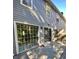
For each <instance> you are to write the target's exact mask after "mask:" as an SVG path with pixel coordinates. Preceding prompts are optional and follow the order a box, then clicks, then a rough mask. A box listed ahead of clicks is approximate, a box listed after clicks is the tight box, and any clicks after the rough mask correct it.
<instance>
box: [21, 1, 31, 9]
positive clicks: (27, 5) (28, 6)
mask: <svg viewBox="0 0 79 59" xmlns="http://www.w3.org/2000/svg"><path fill="white" fill-rule="evenodd" d="M22 1H23V0H20V4H21V5H23V6H25V7H26V8H29V9H33V0H31V6H28V5H25V4H23V2H22Z"/></svg>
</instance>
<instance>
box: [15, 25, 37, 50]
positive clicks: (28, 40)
mask: <svg viewBox="0 0 79 59" xmlns="http://www.w3.org/2000/svg"><path fill="white" fill-rule="evenodd" d="M16 25H17V35H18V46H19V52H22V51H24V50H25V49H29V48H31V47H32V46H34V45H37V41H38V26H33V25H27V24H21V23H17V24H16Z"/></svg>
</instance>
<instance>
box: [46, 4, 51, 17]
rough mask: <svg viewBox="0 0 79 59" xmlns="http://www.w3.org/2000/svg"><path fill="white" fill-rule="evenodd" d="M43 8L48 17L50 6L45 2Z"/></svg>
mask: <svg viewBox="0 0 79 59" xmlns="http://www.w3.org/2000/svg"><path fill="white" fill-rule="evenodd" d="M45 10H46V15H47V16H48V17H50V15H51V8H50V6H49V5H48V4H47V3H46V5H45Z"/></svg>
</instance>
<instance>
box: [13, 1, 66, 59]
mask: <svg viewBox="0 0 79 59" xmlns="http://www.w3.org/2000/svg"><path fill="white" fill-rule="evenodd" d="M65 21H66V20H65V18H64V17H63V15H62V14H61V13H60V12H59V10H58V9H57V8H56V7H55V5H54V4H53V3H52V2H51V0H13V27H14V29H13V37H14V38H13V55H14V56H13V57H14V59H28V57H27V54H26V52H27V51H28V50H29V49H27V47H26V48H24V49H23V51H21V52H20V51H19V44H18V38H19V36H18V30H17V29H18V28H17V27H18V26H21V25H22V24H24V25H23V26H27V25H28V27H29V26H31V28H32V26H36V27H37V29H38V30H37V31H38V32H37V36H38V38H37V40H40V39H42V40H44V39H45V37H44V34H45V33H44V29H45V28H46V29H48V30H49V32H50V36H51V37H50V40H49V41H52V40H53V30H54V29H57V30H58V31H59V30H61V29H65ZM17 24H19V25H18V26H17ZM20 24H21V25H20ZM23 28H24V27H23ZM29 28H30V27H29ZM20 29H21V28H20ZM33 29H35V28H33ZM22 33H24V34H23V35H25V33H26V32H25V30H24V31H22ZM30 37H31V36H30ZM35 42H37V41H35ZM27 45H28V44H27ZM37 46H38V45H37V44H34V45H32V46H31V47H30V49H33V48H32V47H35V48H36V47H37Z"/></svg>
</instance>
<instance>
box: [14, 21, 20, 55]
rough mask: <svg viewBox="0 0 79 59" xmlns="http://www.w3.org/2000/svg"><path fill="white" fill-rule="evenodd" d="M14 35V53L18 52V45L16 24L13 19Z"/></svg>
mask: <svg viewBox="0 0 79 59" xmlns="http://www.w3.org/2000/svg"><path fill="white" fill-rule="evenodd" d="M14 33H15V34H14V35H15V44H16V53H17V54H18V53H19V46H18V39H17V38H18V37H17V26H16V22H15V21H14Z"/></svg>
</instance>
